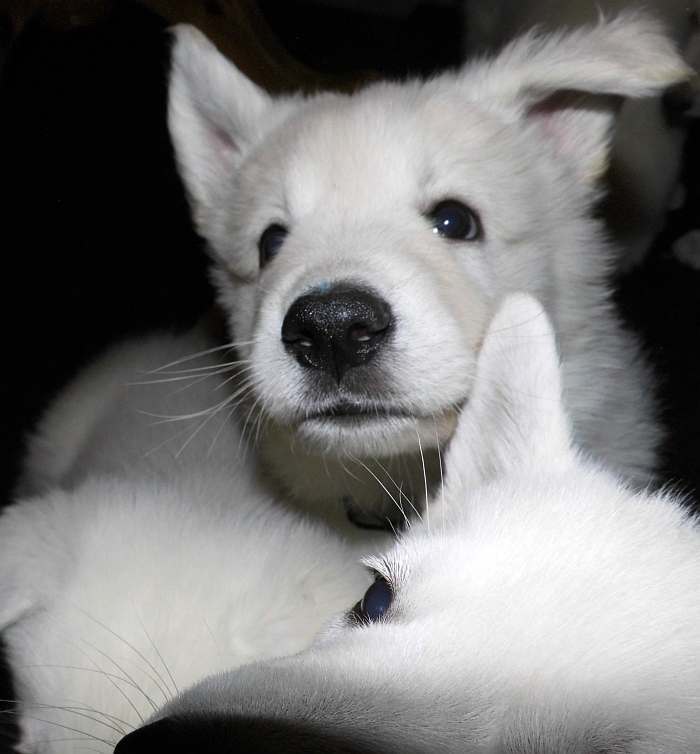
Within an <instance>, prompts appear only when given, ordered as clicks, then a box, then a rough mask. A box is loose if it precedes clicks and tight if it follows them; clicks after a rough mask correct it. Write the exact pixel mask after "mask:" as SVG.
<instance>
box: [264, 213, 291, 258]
mask: <svg viewBox="0 0 700 754" xmlns="http://www.w3.org/2000/svg"><path fill="white" fill-rule="evenodd" d="M288 232H289V231H288V230H287V229H286V228H285V227H284V226H283V225H278V224H277V223H275V224H274V225H269V226H268V227H267V228H265V230H264V231H263V234H262V235H261V236H260V240H259V241H258V249H259V251H260V267H261V268H262V267H264V266H265V265H266V264H267V263H268V262H269V261H270V260H271V259H272V258H273V257H274V256H276V255H277V253H278V252H279V250H280V247H281V246H282V244H283V243H284V239H285V238H286V237H287V233H288Z"/></svg>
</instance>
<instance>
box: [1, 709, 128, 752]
mask: <svg viewBox="0 0 700 754" xmlns="http://www.w3.org/2000/svg"><path fill="white" fill-rule="evenodd" d="M2 714H3V715H13V716H15V717H24V718H26V719H27V720H35V721H36V722H38V723H45V724H46V725H55V726H56V727H58V728H63V730H69V731H71V732H72V733H79V734H80V735H81V736H85V737H86V738H89V739H90V740H92V741H99V742H100V743H103V744H106V745H107V746H116V743H117V742H116V741H110V740H108V739H106V738H100V737H99V736H96V735H94V734H93V733H88V732H87V731H86V730H80V728H73V727H71V726H70V725H65V724H64V723H59V722H57V721H56V720H45V719H44V718H41V717H36V716H34V715H27V714H26V713H25V712H19V711H16V710H3V711H2Z"/></svg>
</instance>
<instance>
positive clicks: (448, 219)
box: [429, 199, 481, 241]
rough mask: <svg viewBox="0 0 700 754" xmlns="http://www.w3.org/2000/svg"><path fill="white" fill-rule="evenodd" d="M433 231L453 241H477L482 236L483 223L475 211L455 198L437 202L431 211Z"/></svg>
mask: <svg viewBox="0 0 700 754" xmlns="http://www.w3.org/2000/svg"><path fill="white" fill-rule="evenodd" d="M429 216H430V219H431V220H432V221H433V233H438V234H439V235H441V236H443V237H444V238H449V239H451V240H453V241H477V240H479V239H480V238H481V224H480V223H479V218H478V217H477V216H476V213H475V212H472V210H470V209H469V207H465V205H464V204H462V203H461V202H458V201H455V200H454V199H445V201H442V202H439V203H438V204H436V205H435V206H434V207H433V209H432V210H431V211H430V213H429Z"/></svg>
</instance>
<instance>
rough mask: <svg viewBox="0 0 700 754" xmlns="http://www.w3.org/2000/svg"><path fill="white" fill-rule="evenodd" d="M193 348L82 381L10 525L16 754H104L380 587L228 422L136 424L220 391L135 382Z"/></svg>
mask: <svg viewBox="0 0 700 754" xmlns="http://www.w3.org/2000/svg"><path fill="white" fill-rule="evenodd" d="M184 340H185V342H188V343H189V346H190V347H194V350H196V347H197V346H196V344H197V341H196V339H195V338H191V339H189V340H188V339H184ZM200 345H201V344H200ZM182 346H183V338H175V337H167V336H159V337H157V338H154V339H151V340H146V341H144V342H142V343H134V344H125V345H123V346H119V347H117V348H115V349H114V351H113V352H112V353H111V354H109V355H108V356H107V357H106V358H105V359H104V360H103V362H101V363H98V364H97V365H95V366H94V367H92V368H91V369H90V370H88V372H87V373H86V374H85V375H83V376H82V377H81V378H80V379H79V380H78V382H77V383H76V385H75V386H73V387H72V388H70V389H69V390H68V391H67V393H66V395H65V396H63V397H62V399H61V400H60V401H59V403H58V404H57V405H56V407H54V409H53V410H52V411H51V412H50V414H49V416H48V417H47V420H46V422H45V432H44V434H43V435H42V436H41V437H40V438H38V439H36V440H35V442H34V443H33V445H32V453H31V459H32V461H31V463H30V464H29V466H28V469H27V474H26V478H25V488H26V489H29V488H33V489H35V490H37V491H38V490H43V492H41V494H39V493H38V492H37V494H35V495H34V496H33V497H29V498H24V499H20V500H18V501H17V502H16V503H15V504H14V505H12V506H10V507H9V508H8V509H6V510H5V511H4V512H3V513H2V515H0V574H2V578H0V631H2V638H3V641H4V645H5V648H6V652H7V660H8V662H9V665H10V668H11V671H12V675H13V677H14V680H15V686H16V693H17V696H18V703H17V705H16V706H12V705H11V704H10V703H9V701H8V700H5V703H4V704H3V708H6V709H9V710H10V711H9V712H8V713H7V714H12V715H13V717H14V718H16V719H17V720H18V721H19V724H20V731H21V740H20V746H19V749H18V751H21V752H27V753H28V754H68V753H70V754H73V753H74V752H79V751H82V750H90V751H100V752H111V751H112V749H113V747H114V745H115V744H116V742H117V741H118V740H119V739H120V738H121V737H122V736H123V735H124V734H125V733H127V732H128V731H129V730H131V729H133V728H134V727H136V726H138V725H139V724H141V723H142V722H143V720H145V719H146V718H147V717H148V716H149V715H151V714H153V711H154V710H155V709H157V708H158V707H159V706H160V705H162V704H163V702H164V701H165V700H166V699H169V698H171V697H173V696H174V695H175V694H176V693H177V691H178V690H179V689H180V690H181V689H183V688H186V687H187V686H188V685H190V684H191V683H193V682H194V681H197V680H199V679H200V678H202V676H203V675H206V674H208V673H214V672H217V671H218V670H220V669H222V668H227V667H229V666H232V667H235V666H238V665H241V664H243V663H246V662H250V661H252V660H258V659H260V658H261V657H266V658H271V657H278V656H286V655H289V654H293V653H295V652H298V651H299V650H301V649H303V648H305V647H306V646H307V645H308V644H309V643H310V641H311V640H312V638H313V637H314V635H315V634H316V633H317V631H318V630H319V629H320V628H321V627H322V626H323V625H324V624H325V622H326V621H327V620H328V618H329V616H331V615H332V614H333V613H335V612H337V611H339V610H343V609H345V608H346V607H347V605H349V604H352V603H353V602H354V601H355V600H357V599H358V596H360V595H361V594H362V592H363V590H364V589H365V587H366V585H367V584H368V582H369V577H368V575H367V573H366V572H365V570H364V569H363V568H362V567H361V566H360V565H359V563H358V557H357V555H358V552H359V551H360V550H359V549H358V548H357V547H354V548H353V547H351V546H350V545H349V544H347V543H346V542H345V541H344V540H343V539H341V538H340V536H339V535H338V534H337V533H334V532H332V531H331V529H330V528H328V527H326V526H324V525H322V524H321V523H320V522H319V521H318V520H317V519H312V518H311V517H305V516H303V515H302V514H300V513H299V512H298V511H293V510H290V509H289V507H288V506H286V505H285V504H284V503H283V502H281V501H278V500H274V499H272V498H271V497H270V496H268V495H266V494H264V493H263V492H262V491H261V486H260V485H259V484H258V482H257V481H256V479H255V474H254V473H252V471H251V469H250V466H249V464H247V463H246V462H245V458H244V457H243V455H242V445H241V437H240V434H239V433H238V431H237V425H236V424H235V423H234V422H226V423H224V424H221V425H219V424H217V425H212V424H208V425H206V426H205V427H203V428H201V430H200V431H199V433H197V434H196V436H193V430H192V429H191V428H189V427H188V429H187V431H186V433H185V434H184V435H180V436H177V434H178V433H174V432H173V429H172V424H170V423H168V422H164V423H163V422H161V423H159V422H158V421H154V418H153V417H152V416H144V415H143V414H142V413H139V410H140V409H141V408H142V407H144V408H146V407H147V408H148V409H149V412H158V411H159V410H160V411H165V410H170V411H173V410H176V411H177V406H178V405H180V406H181V407H182V408H181V409H180V410H184V408H185V406H186V407H187V409H188V410H189V411H196V410H197V408H196V398H197V397H199V398H201V400H202V408H206V407H207V406H208V405H209V404H210V401H211V396H212V395H216V394H217V393H216V386H217V385H218V384H220V382H221V379H222V377H221V376H220V374H219V373H218V369H214V370H205V371H204V373H202V372H195V375H198V377H197V379H198V380H199V382H198V385H197V386H194V387H193V388H191V389H190V390H188V391H182V390H181V389H180V388H181V385H182V383H181V382H180V381H176V382H168V383H165V385H167V386H168V392H164V391H163V390H162V388H163V387H164V384H163V383H160V382H156V384H154V385H132V386H129V385H128V383H133V382H138V381H148V382H152V381H153V380H164V379H168V380H169V379H172V377H173V372H174V371H176V370H177V369H181V368H183V367H184V365H185V364H190V365H191V360H189V359H185V360H184V361H183V357H185V356H186V355H187V352H185V353H183V352H182V350H181V348H182ZM172 361H177V362H178V365H173V366H172V367H171V368H170V369H169V370H168V373H169V375H170V376H165V375H164V373H163V371H162V370H161V371H159V372H157V373H156V374H154V373H152V372H151V371H150V369H151V367H152V366H153V365H156V366H163V365H164V364H168V363H170V362H172ZM197 363H198V365H199V368H201V366H202V364H201V360H198V362H197ZM212 371H213V372H214V374H211V372H212ZM177 376H179V377H181V376H182V375H177ZM198 391H199V392H198ZM168 393H169V394H168ZM166 398H167V400H165V403H163V404H159V402H158V401H159V400H160V399H166ZM49 437H52V438H53V440H54V444H53V445H50V444H48V438H49ZM188 441H189V445H188V448H187V450H189V451H191V452H189V453H188V452H181V450H182V447H183V444H184V443H185V442H188ZM39 471H41V472H42V473H36V472H39ZM372 549H373V547H372V545H371V542H370V538H368V537H364V538H363V544H362V551H363V552H368V551H371V550H372Z"/></svg>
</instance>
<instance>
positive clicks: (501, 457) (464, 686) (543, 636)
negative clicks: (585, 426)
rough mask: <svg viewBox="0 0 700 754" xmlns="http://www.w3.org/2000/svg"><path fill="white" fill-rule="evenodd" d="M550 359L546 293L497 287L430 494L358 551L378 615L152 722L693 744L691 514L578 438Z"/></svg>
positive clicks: (429, 740) (442, 742) (698, 598)
mask: <svg viewBox="0 0 700 754" xmlns="http://www.w3.org/2000/svg"><path fill="white" fill-rule="evenodd" d="M562 376H563V374H562V373H561V371H560V366H559V363H558V356H557V351H556V346H555V339H554V334H553V331H552V328H551V325H550V324H549V322H548V321H547V317H546V315H545V314H544V312H543V310H542V308H541V307H540V306H539V305H537V304H536V303H535V302H534V301H532V299H529V298H528V297H526V296H515V297H512V298H510V299H509V300H508V301H507V302H506V304H505V305H504V307H503V308H502V309H501V310H500V312H499V314H498V315H497V316H496V317H495V319H494V320H493V322H492V324H491V325H490V328H489V331H488V333H487V335H486V339H485V343H484V347H483V349H482V351H481V354H480V357H479V362H478V365H477V373H476V379H475V385H474V390H473V392H472V396H471V399H470V401H469V403H468V404H467V406H466V408H465V409H464V411H463V413H462V416H461V418H460V420H459V424H458V426H457V429H456V433H455V437H454V439H453V441H452V444H451V445H450V448H449V451H448V455H447V457H446V461H445V466H446V483H445V487H444V490H443V491H442V494H440V493H438V495H437V497H436V499H435V500H434V501H433V503H432V504H431V506H429V508H428V510H427V511H426V514H425V516H424V519H423V521H422V522H421V523H418V524H416V525H414V526H413V527H412V528H411V529H410V531H408V532H407V533H406V534H405V535H404V536H402V537H401V539H400V541H399V542H398V543H397V544H396V546H395V547H394V548H393V549H391V550H390V551H389V552H388V553H386V554H385V555H384V556H383V557H380V558H370V559H369V560H368V564H369V565H370V566H371V567H372V568H374V569H375V570H376V571H377V572H378V573H380V574H381V575H382V576H383V577H384V578H385V579H387V580H388V581H389V582H390V583H391V584H392V585H393V589H394V600H393V603H392V605H391V606H390V608H389V610H388V611H387V612H386V613H385V615H384V616H383V618H382V619H381V620H380V621H379V622H377V623H374V624H368V625H357V624H356V623H354V622H353V621H349V620H347V619H345V618H344V617H343V616H339V618H338V620H337V621H336V622H335V623H334V624H333V626H332V627H331V628H330V629H329V630H328V631H326V633H325V635H324V636H322V637H321V638H320V639H319V640H318V641H317V642H316V643H315V644H314V645H313V646H312V647H311V649H309V650H308V651H306V652H304V653H302V654H301V655H299V656H297V657H295V658H290V659H283V660H279V661H275V662H272V663H259V664H256V665H253V666H250V667H248V668H244V669H242V670H240V671H238V672H236V673H227V674H223V675H221V674H219V675H217V676H215V677H213V678H210V679H207V680H205V681H203V682H201V683H200V684H197V685H196V686H194V687H193V688H192V689H190V690H188V691H187V692H185V693H184V694H183V695H182V696H181V697H180V698H179V699H177V700H175V701H174V702H172V703H171V704H169V705H167V706H166V707H165V708H164V709H163V710H161V711H160V712H159V713H158V714H157V715H156V716H155V718H154V719H161V718H167V717H169V716H171V719H173V720H174V721H177V720H180V721H187V723H188V724H189V725H190V726H191V730H192V731H195V733H193V734H191V735H192V738H191V739H188V742H189V743H191V745H192V747H193V748H196V742H197V739H196V735H199V736H202V737H205V736H206V735H207V729H208V728H207V726H211V725H214V724H216V721H222V724H223V723H225V725H226V726H228V727H226V730H228V731H229V736H230V740H231V741H236V740H237V739H236V735H237V734H238V731H239V730H240V729H239V728H237V724H236V720H237V718H238V717H239V716H241V715H242V716H243V717H244V718H246V719H248V718H250V717H255V718H258V719H259V720H260V721H261V724H260V726H259V730H260V734H261V735H262V736H264V735H265V731H266V725H267V726H268V728H267V729H269V730H272V727H273V726H277V727H279V725H280V724H281V723H282V722H285V721H286V722H295V723H296V725H297V730H298V731H299V730H301V731H302V733H299V736H300V740H303V735H308V736H311V737H312V738H313V740H314V741H318V740H319V737H320V738H323V737H324V736H328V737H332V738H333V740H336V741H337V740H343V741H345V742H346V743H347V742H353V744H354V745H355V748H352V747H350V746H349V747H348V748H347V749H342V748H339V749H337V750H338V751H372V752H399V751H400V752H411V753H412V754H418V752H434V751H440V752H455V753H456V752H460V754H477V753H478V754H591V753H592V752H596V753H600V754H603V753H605V754H659V753H660V752H664V754H691V752H697V751H698V744H699V742H700V715H699V714H698V712H699V711H700V631H699V630H698V629H699V628H700V530H699V529H698V524H697V521H696V520H695V519H694V518H692V517H691V516H690V515H689V514H688V512H687V511H686V510H685V509H684V507H683V505H682V502H681V501H680V500H679V499H676V498H674V497H673V496H672V495H670V494H664V493H657V494H649V493H644V492H634V491H633V490H631V489H630V488H629V486H627V485H626V484H625V483H623V482H621V481H620V480H619V478H618V477H617V476H615V475H613V474H611V473H610V472H609V471H607V470H605V469H603V468H602V467H601V466H600V465H599V464H597V463H594V462H592V461H591V460H590V459H589V458H588V457H586V456H585V455H583V454H581V453H580V452H578V451H576V450H575V449H574V446H573V441H572V437H571V426H570V422H569V420H568V417H567V413H566V411H565V409H564V407H563V404H562V395H561V389H560V388H561V378H562ZM475 449H476V450H475ZM475 479H480V480H481V481H480V482H479V483H477V484H476V485H475ZM198 721H201V723H200V725H201V727H200V728H199V729H198V728H197V727H196V726H197V722H198ZM263 721H268V722H267V723H263ZM174 724H175V729H177V722H175V723H174ZM197 730H198V731H199V732H198V733H196V731H197ZM304 731H305V733H304ZM270 735H272V734H270ZM200 740H203V739H200ZM151 743H152V745H153V746H156V745H157V739H155V740H153V741H152V742H151ZM295 743H296V745H297V746H298V747H299V748H297V749H294V750H295V751H297V750H299V751H301V750H304V746H303V745H302V744H300V743H299V741H295ZM362 746H365V747H366V748H362ZM260 747H261V748H260V750H261V751H262V750H265V751H267V750H269V749H265V748H264V746H263V745H262V743H261V744H260ZM312 748H313V747H311V746H309V750H311V749H312ZM313 750H324V749H323V748H322V747H320V748H317V749H313ZM328 750H333V751H335V750H336V749H330V748H329V749H328ZM128 751H129V749H128V748H127V749H126V750H125V754H127V753H128Z"/></svg>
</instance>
